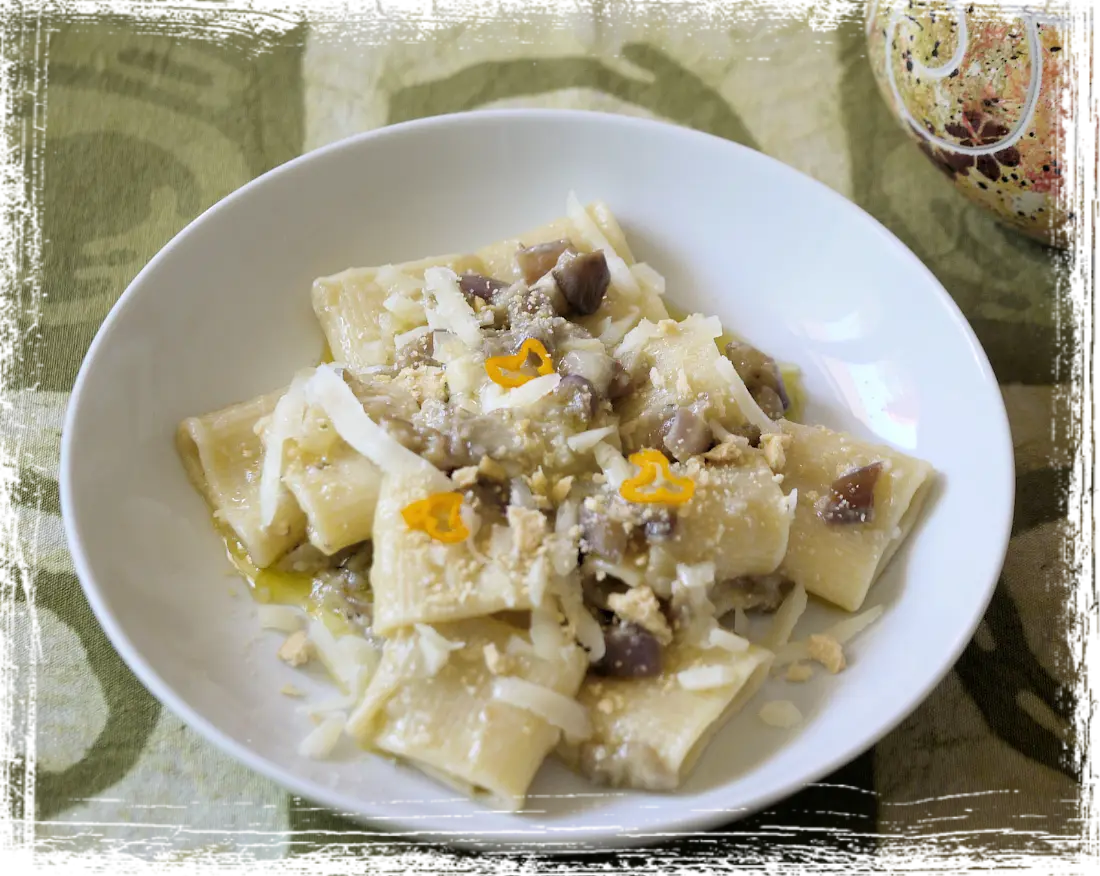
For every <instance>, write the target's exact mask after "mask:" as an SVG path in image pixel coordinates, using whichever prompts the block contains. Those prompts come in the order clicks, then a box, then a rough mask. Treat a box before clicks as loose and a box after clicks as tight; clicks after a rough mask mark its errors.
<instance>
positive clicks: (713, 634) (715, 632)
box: [707, 627, 750, 654]
mask: <svg viewBox="0 0 1100 876" xmlns="http://www.w3.org/2000/svg"><path fill="white" fill-rule="evenodd" d="M707 644H708V645H709V646H710V647H711V648H723V649H725V650H726V651H730V652H731V653H733V654H742V653H744V652H745V651H748V650H749V644H750V643H749V640H748V639H745V638H742V637H741V636H739V635H737V634H736V633H731V632H730V631H729V630H724V629H722V628H721V627H714V629H712V630H711V631H710V637H709V638H708V639H707Z"/></svg>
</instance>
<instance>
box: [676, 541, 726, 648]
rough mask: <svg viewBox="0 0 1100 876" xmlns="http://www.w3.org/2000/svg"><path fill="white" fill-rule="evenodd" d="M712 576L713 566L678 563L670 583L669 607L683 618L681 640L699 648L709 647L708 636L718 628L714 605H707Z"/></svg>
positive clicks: (710, 564) (712, 580) (711, 603)
mask: <svg viewBox="0 0 1100 876" xmlns="http://www.w3.org/2000/svg"><path fill="white" fill-rule="evenodd" d="M714 573H715V568H714V563H709V562H708V563H697V564H695V565H687V564H685V563H680V564H679V565H677V566H676V580H675V581H673V582H672V605H673V608H674V609H675V610H676V611H678V612H681V614H682V627H681V631H682V635H683V638H684V640H685V641H686V642H688V643H690V644H692V645H695V646H697V647H700V648H708V647H710V639H711V634H712V633H713V631H714V630H715V629H716V628H717V626H718V622H717V621H716V620H715V619H714V603H713V602H711V601H710V586H711V585H712V584H713V583H714ZM685 619H686V623H684V622H683V620H685Z"/></svg>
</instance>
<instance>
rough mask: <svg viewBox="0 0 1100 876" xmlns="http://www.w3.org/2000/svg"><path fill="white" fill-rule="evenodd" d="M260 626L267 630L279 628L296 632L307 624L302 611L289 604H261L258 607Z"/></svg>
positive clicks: (281, 630) (282, 630) (257, 613)
mask: <svg viewBox="0 0 1100 876" xmlns="http://www.w3.org/2000/svg"><path fill="white" fill-rule="evenodd" d="M256 615H257V616H258V617H259V619H260V627H261V628H262V629H265V630H279V631H280V632H284V633H296V632H298V630H300V629H302V627H303V626H305V618H304V617H303V616H302V612H301V611H300V610H299V609H297V608H293V607H292V606H289V605H261V606H259V607H258V608H257V609H256Z"/></svg>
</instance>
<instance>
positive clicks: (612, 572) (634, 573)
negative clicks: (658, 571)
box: [583, 554, 645, 587]
mask: <svg viewBox="0 0 1100 876" xmlns="http://www.w3.org/2000/svg"><path fill="white" fill-rule="evenodd" d="M583 569H584V571H585V573H586V574H589V575H594V576H595V577H596V579H597V580H600V575H601V574H602V575H603V576H605V577H611V578H618V579H619V580H620V581H622V582H623V583H624V584H629V585H630V586H631V587H640V586H641V585H642V584H644V583H645V576H644V574H643V573H642V571H641V570H640V569H638V568H636V567H633V566H624V565H623V564H622V563H613V562H611V561H610V560H605V559H604V558H603V557H598V556H596V555H595V554H586V555H585V557H584V566H583Z"/></svg>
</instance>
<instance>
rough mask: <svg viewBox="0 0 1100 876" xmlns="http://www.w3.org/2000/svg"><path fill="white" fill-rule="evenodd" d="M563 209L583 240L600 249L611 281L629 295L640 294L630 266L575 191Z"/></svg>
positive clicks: (593, 247)
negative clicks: (605, 235)
mask: <svg viewBox="0 0 1100 876" xmlns="http://www.w3.org/2000/svg"><path fill="white" fill-rule="evenodd" d="M565 209H566V214H567V215H568V216H569V221H570V222H572V223H573V226H574V227H575V228H576V229H577V233H578V234H580V236H581V238H583V240H584V242H585V243H587V244H588V246H589V247H590V248H591V249H593V250H600V251H601V252H602V253H603V254H604V258H605V259H607V268H608V271H609V272H610V274H611V282H612V283H614V284H615V285H616V286H618V287H619V288H620V289H622V290H623V291H624V292H627V293H629V294H630V295H639V294H641V291H642V290H641V288H640V287H639V286H638V281H637V280H636V279H634V275H633V274H632V273H631V272H630V268H628V267H627V265H626V262H624V261H623V259H622V256H620V255H619V254H618V253H617V252H615V248H614V247H613V246H612V245H611V243H610V242H609V241H608V239H607V238H606V237H604V233H603V232H602V231H600V227H599V226H598V225H597V224H596V222H595V221H594V220H593V219H592V217H591V216H589V215H588V211H587V210H586V209H584V205H583V204H581V202H580V201H579V200H578V199H577V195H576V193H575V192H570V193H569V197H568V198H567V199H566V201H565Z"/></svg>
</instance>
